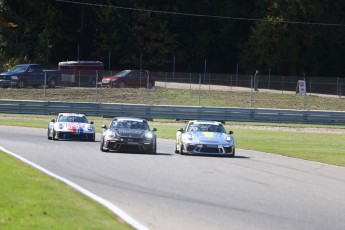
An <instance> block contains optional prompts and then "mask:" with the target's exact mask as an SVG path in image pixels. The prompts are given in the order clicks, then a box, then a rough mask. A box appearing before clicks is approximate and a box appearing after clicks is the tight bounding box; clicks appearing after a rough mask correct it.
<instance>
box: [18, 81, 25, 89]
mask: <svg viewBox="0 0 345 230" xmlns="http://www.w3.org/2000/svg"><path fill="white" fill-rule="evenodd" d="M17 86H18V88H19V89H22V88H25V87H26V82H25V81H24V80H22V79H20V80H19V81H18V83H17Z"/></svg>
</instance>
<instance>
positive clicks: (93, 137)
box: [89, 134, 96, 142]
mask: <svg viewBox="0 0 345 230" xmlns="http://www.w3.org/2000/svg"><path fill="white" fill-rule="evenodd" d="M90 137H91V138H90V140H89V141H91V142H95V141H96V134H93V135H92V136H90Z"/></svg>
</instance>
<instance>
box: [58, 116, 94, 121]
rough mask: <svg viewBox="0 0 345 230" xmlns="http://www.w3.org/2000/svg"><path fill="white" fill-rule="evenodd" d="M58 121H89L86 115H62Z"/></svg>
mask: <svg viewBox="0 0 345 230" xmlns="http://www.w3.org/2000/svg"><path fill="white" fill-rule="evenodd" d="M58 122H77V123H88V121H87V119H86V117H80V116H60V117H59V118H58Z"/></svg>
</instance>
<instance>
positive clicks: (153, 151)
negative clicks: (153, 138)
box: [151, 142, 157, 154]
mask: <svg viewBox="0 0 345 230" xmlns="http://www.w3.org/2000/svg"><path fill="white" fill-rule="evenodd" d="M151 154H157V142H155V145H154V146H153V149H152V151H151Z"/></svg>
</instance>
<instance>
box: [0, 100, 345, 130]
mask: <svg viewBox="0 0 345 230" xmlns="http://www.w3.org/2000/svg"><path fill="white" fill-rule="evenodd" d="M60 112H75V113H84V114H86V115H89V116H107V117H108V116H111V117H112V116H131V117H141V118H146V119H177V120H192V119H200V120H218V121H241V122H269V123H296V124H332V125H345V111H323V110H288V109H260V108H222V107H221V108H220V107H203V106H173V105H142V104H110V103H74V102H49V101H25V100H16V101H11V100H0V113H9V114H41V115H48V114H57V113H60Z"/></svg>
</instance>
